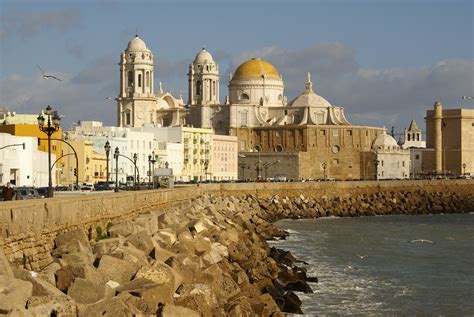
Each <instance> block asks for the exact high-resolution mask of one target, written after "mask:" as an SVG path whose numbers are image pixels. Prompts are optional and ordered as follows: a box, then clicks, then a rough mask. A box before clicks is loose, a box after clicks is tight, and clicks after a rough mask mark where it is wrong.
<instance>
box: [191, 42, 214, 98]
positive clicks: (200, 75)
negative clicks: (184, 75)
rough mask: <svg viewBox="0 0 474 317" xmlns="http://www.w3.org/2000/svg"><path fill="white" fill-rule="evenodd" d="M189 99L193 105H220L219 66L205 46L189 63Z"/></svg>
mask: <svg viewBox="0 0 474 317" xmlns="http://www.w3.org/2000/svg"><path fill="white" fill-rule="evenodd" d="M188 82H189V91H188V94H189V99H188V103H189V104H190V105H192V106H195V105H199V106H209V105H218V104H219V103H220V102H219V66H218V65H217V64H216V62H214V59H213V58H212V55H211V54H210V53H209V52H208V51H206V49H205V48H203V49H202V50H201V51H200V52H199V53H198V54H197V55H196V58H195V59H194V62H193V63H191V64H190V65H189V73H188Z"/></svg>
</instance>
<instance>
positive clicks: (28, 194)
mask: <svg viewBox="0 0 474 317" xmlns="http://www.w3.org/2000/svg"><path fill="white" fill-rule="evenodd" d="M15 194H16V198H15V199H16V200H26V199H38V198H41V195H40V194H39V193H38V190H36V188H33V187H18V188H15Z"/></svg>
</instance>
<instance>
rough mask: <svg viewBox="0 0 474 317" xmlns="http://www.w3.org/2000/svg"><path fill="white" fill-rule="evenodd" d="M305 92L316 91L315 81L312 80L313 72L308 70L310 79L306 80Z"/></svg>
mask: <svg viewBox="0 0 474 317" xmlns="http://www.w3.org/2000/svg"><path fill="white" fill-rule="evenodd" d="M304 93H305V94H310V93H314V92H313V83H312V82H311V73H310V72H308V79H307V80H306V88H305V89H304Z"/></svg>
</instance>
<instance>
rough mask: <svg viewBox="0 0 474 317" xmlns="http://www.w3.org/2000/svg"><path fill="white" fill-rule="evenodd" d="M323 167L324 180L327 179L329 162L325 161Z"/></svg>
mask: <svg viewBox="0 0 474 317" xmlns="http://www.w3.org/2000/svg"><path fill="white" fill-rule="evenodd" d="M322 167H323V171H324V180H326V169H327V168H328V163H326V162H323V164H322Z"/></svg>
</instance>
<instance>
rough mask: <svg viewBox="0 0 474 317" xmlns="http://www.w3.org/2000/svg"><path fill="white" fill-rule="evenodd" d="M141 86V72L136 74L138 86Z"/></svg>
mask: <svg viewBox="0 0 474 317" xmlns="http://www.w3.org/2000/svg"><path fill="white" fill-rule="evenodd" d="M141 86H142V74H138V87H141Z"/></svg>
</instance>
